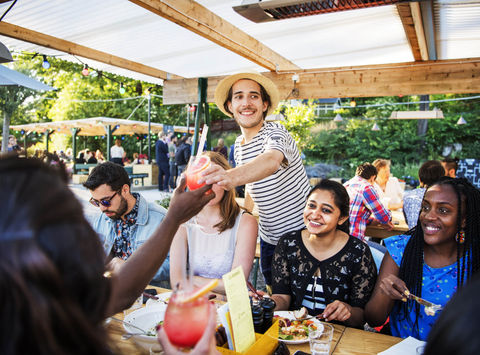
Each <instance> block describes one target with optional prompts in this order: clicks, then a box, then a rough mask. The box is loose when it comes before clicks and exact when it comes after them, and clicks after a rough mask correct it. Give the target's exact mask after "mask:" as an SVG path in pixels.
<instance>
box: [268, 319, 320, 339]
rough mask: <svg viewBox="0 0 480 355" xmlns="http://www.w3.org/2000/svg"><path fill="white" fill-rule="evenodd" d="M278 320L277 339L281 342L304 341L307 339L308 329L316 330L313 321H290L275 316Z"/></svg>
mask: <svg viewBox="0 0 480 355" xmlns="http://www.w3.org/2000/svg"><path fill="white" fill-rule="evenodd" d="M275 318H277V319H278V337H279V338H280V339H282V340H306V339H308V327H309V326H313V327H315V329H316V326H315V322H314V321H313V320H309V319H304V320H290V319H288V318H284V317H278V316H275Z"/></svg>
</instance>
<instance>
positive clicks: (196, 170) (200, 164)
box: [185, 155, 210, 190]
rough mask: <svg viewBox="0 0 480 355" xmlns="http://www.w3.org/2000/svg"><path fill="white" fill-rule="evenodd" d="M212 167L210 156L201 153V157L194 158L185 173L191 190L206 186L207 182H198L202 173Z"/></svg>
mask: <svg viewBox="0 0 480 355" xmlns="http://www.w3.org/2000/svg"><path fill="white" fill-rule="evenodd" d="M208 167H210V158H209V157H208V156H206V155H201V156H200V158H198V159H196V158H195V159H194V160H193V161H192V162H191V163H190V164H189V165H188V168H187V171H186V172H185V175H186V176H187V187H188V189H189V190H196V189H199V188H200V187H202V186H204V185H205V183H202V184H198V180H199V179H200V177H201V176H200V174H201V173H202V172H203V171H204V170H205V169H207V168H208Z"/></svg>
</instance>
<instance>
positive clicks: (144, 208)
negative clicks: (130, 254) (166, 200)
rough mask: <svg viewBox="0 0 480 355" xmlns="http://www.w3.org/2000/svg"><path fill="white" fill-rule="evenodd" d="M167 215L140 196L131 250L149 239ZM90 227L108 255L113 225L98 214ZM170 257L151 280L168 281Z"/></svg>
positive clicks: (113, 233) (113, 234)
mask: <svg viewBox="0 0 480 355" xmlns="http://www.w3.org/2000/svg"><path fill="white" fill-rule="evenodd" d="M166 214H167V210H166V209H165V208H163V207H162V206H159V205H157V204H155V203H148V202H147V200H145V198H144V197H143V196H141V195H140V201H139V203H138V215H137V228H136V232H135V236H134V238H132V239H131V242H132V250H133V251H135V250H137V249H138V248H140V246H141V245H142V244H143V243H145V241H146V240H147V239H148V238H150V236H151V235H152V234H153V232H154V231H155V229H156V228H157V227H158V225H159V224H160V223H161V222H162V220H163V219H164V218H165V215H166ZM92 227H93V229H94V230H95V231H96V232H97V234H98V236H99V237H100V240H101V242H102V244H103V248H104V250H105V253H106V254H107V255H108V254H110V250H111V249H112V246H113V242H114V240H115V236H116V233H115V223H114V221H113V220H112V219H111V218H109V217H107V216H106V215H105V214H104V213H99V214H98V215H97V216H95V218H94V219H93V221H92ZM169 259H170V255H167V258H166V259H165V261H164V263H163V264H162V266H161V267H160V269H159V270H158V271H157V273H156V274H155V276H154V278H153V280H155V281H164V280H167V281H168V280H170V261H169Z"/></svg>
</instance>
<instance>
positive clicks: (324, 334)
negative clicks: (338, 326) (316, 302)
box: [308, 322, 333, 355]
mask: <svg viewBox="0 0 480 355" xmlns="http://www.w3.org/2000/svg"><path fill="white" fill-rule="evenodd" d="M332 339H333V326H332V325H331V324H328V323H324V322H320V324H319V323H317V324H313V325H310V326H309V327H308V340H309V342H310V352H311V353H312V355H329V354H330V346H331V345H332Z"/></svg>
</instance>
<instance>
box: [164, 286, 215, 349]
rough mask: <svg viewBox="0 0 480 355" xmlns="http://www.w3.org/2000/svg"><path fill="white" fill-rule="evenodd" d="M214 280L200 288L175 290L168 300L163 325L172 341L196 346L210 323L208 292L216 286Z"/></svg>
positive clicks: (177, 343) (183, 346)
mask: <svg viewBox="0 0 480 355" xmlns="http://www.w3.org/2000/svg"><path fill="white" fill-rule="evenodd" d="M217 284H218V280H217V279H215V280H212V282H210V283H209V284H207V285H205V286H204V287H202V288H201V289H199V290H195V291H191V292H188V291H183V290H180V291H175V293H174V294H173V296H172V298H170V301H169V302H168V306H167V310H166V312H165V320H164V323H163V327H164V329H165V332H166V333H167V336H168V339H169V340H170V342H171V343H172V344H173V345H175V346H177V347H180V348H189V347H193V346H195V344H196V343H197V342H198V341H199V340H200V338H201V337H202V335H203V333H204V332H205V329H206V327H207V324H208V319H209V302H208V299H207V296H206V294H207V293H208V292H209V291H210V290H212V289H213V288H215V286H216V285H217Z"/></svg>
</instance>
